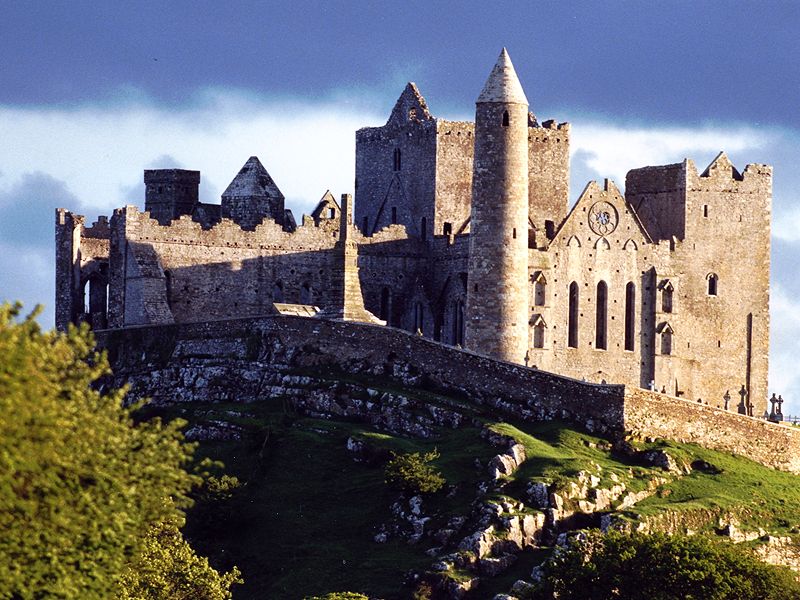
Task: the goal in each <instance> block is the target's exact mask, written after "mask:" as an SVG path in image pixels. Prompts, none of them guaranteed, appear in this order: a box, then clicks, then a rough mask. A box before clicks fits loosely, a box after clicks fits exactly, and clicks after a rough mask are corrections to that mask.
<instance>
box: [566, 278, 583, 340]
mask: <svg viewBox="0 0 800 600" xmlns="http://www.w3.org/2000/svg"><path fill="white" fill-rule="evenodd" d="M579 301H580V288H579V287H578V284H577V282H575V281H573V282H572V283H570V284H569V315H568V318H567V321H568V322H567V332H568V333H567V345H568V346H569V347H570V348H577V347H578V310H579V307H578V303H579Z"/></svg>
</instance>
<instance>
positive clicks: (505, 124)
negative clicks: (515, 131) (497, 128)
mask: <svg viewBox="0 0 800 600" xmlns="http://www.w3.org/2000/svg"><path fill="white" fill-rule="evenodd" d="M508 121H509V119H508V111H507V110H505V111H503V127H508Z"/></svg>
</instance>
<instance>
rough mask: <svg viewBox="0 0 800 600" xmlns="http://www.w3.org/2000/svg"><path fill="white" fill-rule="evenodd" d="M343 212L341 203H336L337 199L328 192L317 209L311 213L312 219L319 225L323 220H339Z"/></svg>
mask: <svg viewBox="0 0 800 600" xmlns="http://www.w3.org/2000/svg"><path fill="white" fill-rule="evenodd" d="M340 212H341V207H340V206H339V203H338V202H336V198H334V197H333V194H331V191H330V190H327V191H326V192H325V193H324V194H323V195H322V198H320V200H319V203H318V204H317V207H316V208H315V209H314V212H312V213H311V217H312V218H313V219H314V221H315V222H316V223H317V224H319V221H320V220H321V219H337V218H339V213H340Z"/></svg>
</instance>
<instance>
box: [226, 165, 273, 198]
mask: <svg viewBox="0 0 800 600" xmlns="http://www.w3.org/2000/svg"><path fill="white" fill-rule="evenodd" d="M222 197H223V198H280V199H281V200H283V199H284V197H283V194H282V193H281V191H280V190H279V189H278V186H277V185H275V182H274V181H273V180H272V177H270V175H269V173H267V170H266V169H265V168H264V165H262V164H261V161H260V160H258V157H257V156H251V157H250V158H249V159H247V162H246V163H244V166H243V167H242V168H241V169H239V172H238V173H237V174H236V177H234V178H233V181H231V183H230V185H228V187H227V188H226V189H225V191H224V192H223V193H222Z"/></svg>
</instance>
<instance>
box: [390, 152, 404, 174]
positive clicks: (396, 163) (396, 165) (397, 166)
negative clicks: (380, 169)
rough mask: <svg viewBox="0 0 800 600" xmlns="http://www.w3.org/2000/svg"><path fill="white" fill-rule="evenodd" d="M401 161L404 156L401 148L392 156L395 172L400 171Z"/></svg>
mask: <svg viewBox="0 0 800 600" xmlns="http://www.w3.org/2000/svg"><path fill="white" fill-rule="evenodd" d="M401 159H402V156H401V154H400V148H395V149H394V154H393V155H392V168H393V169H394V171H395V172H397V171H399V170H400V166H401Z"/></svg>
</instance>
